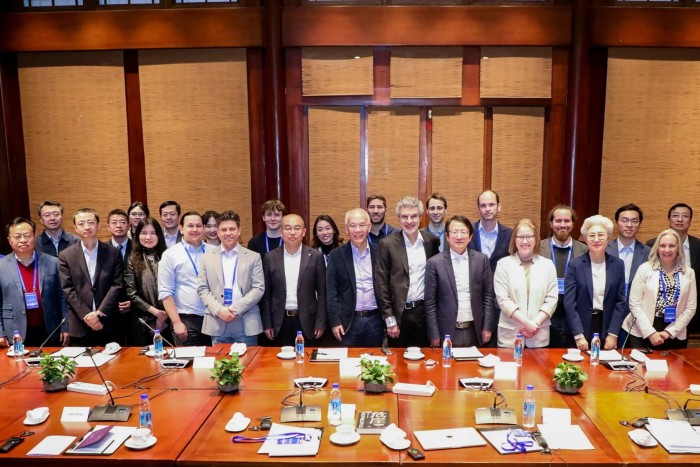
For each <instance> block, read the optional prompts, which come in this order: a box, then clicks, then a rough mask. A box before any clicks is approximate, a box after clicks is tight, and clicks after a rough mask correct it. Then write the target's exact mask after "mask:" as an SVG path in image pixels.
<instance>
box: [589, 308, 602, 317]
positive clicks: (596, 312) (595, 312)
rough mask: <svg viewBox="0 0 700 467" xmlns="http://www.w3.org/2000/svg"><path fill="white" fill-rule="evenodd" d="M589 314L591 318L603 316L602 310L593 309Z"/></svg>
mask: <svg viewBox="0 0 700 467" xmlns="http://www.w3.org/2000/svg"><path fill="white" fill-rule="evenodd" d="M591 314H592V315H593V316H596V315H601V314H603V310H595V309H593V310H591Z"/></svg>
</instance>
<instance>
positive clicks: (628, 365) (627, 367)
mask: <svg viewBox="0 0 700 467" xmlns="http://www.w3.org/2000/svg"><path fill="white" fill-rule="evenodd" d="M636 322H637V317H633V319H632V324H630V332H628V333H627V336H626V337H625V341H624V342H623V343H622V347H621V348H620V360H618V361H616V362H603V366H606V367H608V368H610V369H611V370H613V371H634V370H635V369H636V368H637V362H633V361H631V360H627V359H625V345H627V340H628V339H629V338H630V333H631V331H632V328H633V327H634V324H635V323H636Z"/></svg>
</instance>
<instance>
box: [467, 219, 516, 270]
mask: <svg viewBox="0 0 700 467" xmlns="http://www.w3.org/2000/svg"><path fill="white" fill-rule="evenodd" d="M480 225H481V221H476V222H474V223H473V224H472V226H473V227H474V235H472V241H471V242H469V246H468V247H469V248H471V249H472V250H476V251H479V252H482V253H483V251H482V250H481V237H479V226H480ZM512 235H513V229H511V228H510V227H506V226H505V225H503V224H500V223H499V224H498V236H497V237H496V246H495V247H494V249H493V253H491V257H490V258H489V264H490V265H491V272H493V271H495V270H496V264H498V260H500V259H501V258H505V257H506V256H509V255H510V253H509V252H508V247H509V246H510V237H511V236H512Z"/></svg>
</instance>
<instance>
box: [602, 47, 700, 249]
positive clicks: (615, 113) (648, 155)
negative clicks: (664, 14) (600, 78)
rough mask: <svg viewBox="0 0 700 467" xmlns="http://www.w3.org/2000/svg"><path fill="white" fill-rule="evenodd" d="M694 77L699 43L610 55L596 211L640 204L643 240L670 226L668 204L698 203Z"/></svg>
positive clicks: (698, 89) (699, 63)
mask: <svg viewBox="0 0 700 467" xmlns="http://www.w3.org/2000/svg"><path fill="white" fill-rule="evenodd" d="M698 76H700V50H697V49H693V50H689V49H637V48H630V49H626V48H624V49H623V48H611V49H610V51H609V53H608V75H607V90H606V102H605V131H604V137H603V162H602V169H601V171H602V174H601V184H600V212H601V214H604V215H606V216H610V217H611V218H613V216H614V214H615V210H616V209H617V208H618V207H620V206H622V205H624V204H627V203H635V204H637V205H638V206H639V207H641V208H642V210H643V211H644V222H643V223H642V225H641V227H640V233H639V238H640V240H642V241H646V240H648V239H649V238H652V237H656V235H657V234H658V232H660V231H661V230H663V229H667V228H668V218H667V214H668V208H669V207H671V206H672V205H673V204H675V203H679V202H685V203H687V204H689V205H691V206H693V207H694V208H700V206H699V205H698V199H700V183H698V181H700V164H698V153H700V143H698V126H700V112H699V111H698V110H699V107H698V97H699V96H700V82H699V81H698V79H697V78H698ZM696 217H697V216H696ZM613 219H614V218H613ZM693 230H694V231H695V232H696V233H697V232H698V229H697V228H695V229H693V228H692V227H691V235H692V234H693V233H692V231H693Z"/></svg>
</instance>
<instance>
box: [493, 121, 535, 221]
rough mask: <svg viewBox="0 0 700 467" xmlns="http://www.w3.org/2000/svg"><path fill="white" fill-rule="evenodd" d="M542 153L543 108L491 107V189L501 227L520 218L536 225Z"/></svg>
mask: <svg viewBox="0 0 700 467" xmlns="http://www.w3.org/2000/svg"><path fill="white" fill-rule="evenodd" d="M543 154H544V109H542V108H527V107H525V108H523V107H501V108H494V110H493V156H492V162H491V164H492V165H491V167H492V175H491V187H492V188H493V189H494V190H496V191H497V192H498V194H499V195H500V199H501V204H502V206H503V210H502V211H501V215H500V222H502V223H503V224H505V225H507V226H509V227H513V226H514V225H515V224H516V223H517V222H518V220H520V219H522V218H524V217H528V218H530V219H531V220H532V221H533V222H535V223H536V224H538V223H539V219H540V209H541V204H542V160H543Z"/></svg>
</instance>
